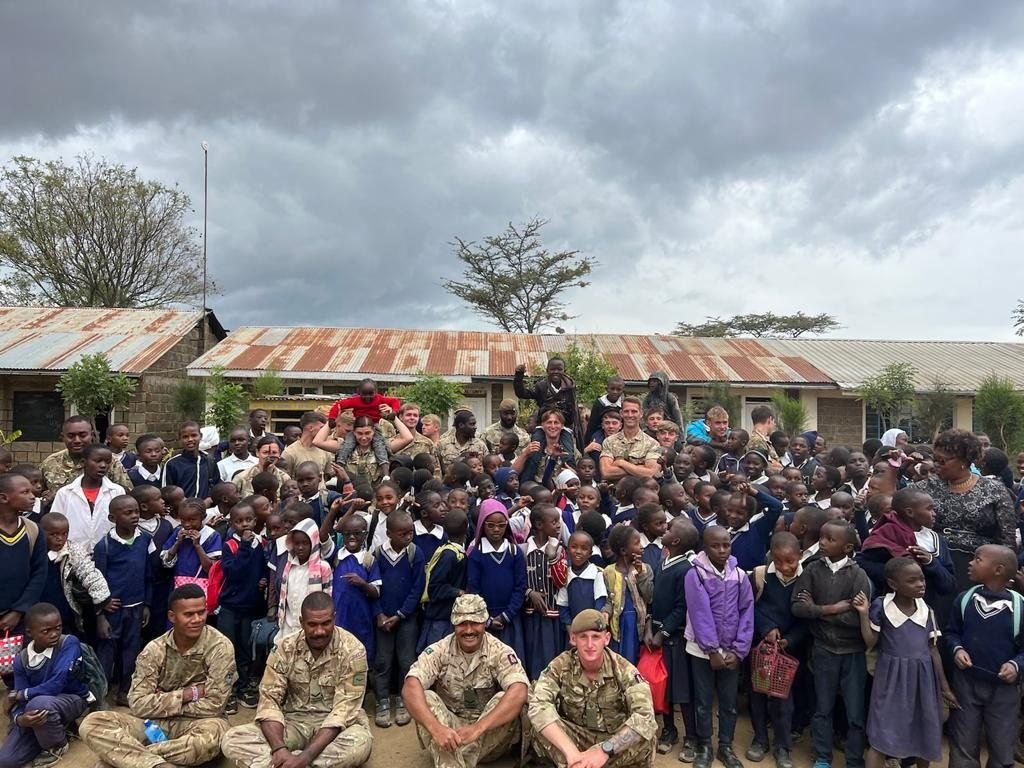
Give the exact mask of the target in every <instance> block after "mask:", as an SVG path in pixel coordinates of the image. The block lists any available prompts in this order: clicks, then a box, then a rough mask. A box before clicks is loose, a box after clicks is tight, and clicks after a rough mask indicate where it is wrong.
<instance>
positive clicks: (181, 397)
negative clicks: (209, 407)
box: [171, 379, 206, 422]
mask: <svg viewBox="0 0 1024 768" xmlns="http://www.w3.org/2000/svg"><path fill="white" fill-rule="evenodd" d="M171 407H172V408H173V409H174V413H175V415H176V416H177V417H178V418H179V419H180V420H181V421H200V422H201V421H203V419H204V416H205V414H206V383H205V382H203V381H200V380H199V379H182V380H181V381H179V382H178V383H177V384H175V385H174V389H173V390H172V392H171Z"/></svg>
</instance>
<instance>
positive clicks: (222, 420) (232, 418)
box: [206, 366, 249, 438]
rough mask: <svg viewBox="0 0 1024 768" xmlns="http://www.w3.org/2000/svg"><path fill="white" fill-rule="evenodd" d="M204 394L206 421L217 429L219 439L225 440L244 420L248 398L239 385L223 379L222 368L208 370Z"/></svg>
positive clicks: (216, 367)
mask: <svg viewBox="0 0 1024 768" xmlns="http://www.w3.org/2000/svg"><path fill="white" fill-rule="evenodd" d="M206 392H207V397H206V417H207V418H206V420H207V422H208V423H210V424H213V426H215V427H216V428H217V431H218V432H220V435H221V438H226V437H227V435H228V433H230V432H231V430H232V429H234V428H235V427H237V426H238V425H239V424H241V423H242V421H243V419H244V418H245V408H246V406H247V405H248V403H249V397H248V395H246V394H245V389H244V388H243V387H242V385H241V384H236V383H234V382H231V381H228V380H227V379H226V378H225V377H224V368H223V367H222V366H215V367H214V368H211V369H210V376H209V379H208V381H207V385H206Z"/></svg>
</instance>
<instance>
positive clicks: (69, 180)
mask: <svg viewBox="0 0 1024 768" xmlns="http://www.w3.org/2000/svg"><path fill="white" fill-rule="evenodd" d="M190 210H191V204H190V202H189V199H188V196H187V195H186V194H185V193H184V192H182V191H181V190H179V189H178V188H177V187H174V188H171V187H167V186H164V185H163V184H161V183H159V182H155V181H146V180H144V179H142V178H141V177H140V176H139V174H138V172H137V171H136V170H135V169H134V168H127V167H125V166H123V165H116V164H112V163H108V162H107V161H105V160H94V159H93V158H91V157H88V156H83V157H79V158H78V159H77V161H76V162H75V164H74V165H66V164H65V163H64V162H63V161H60V160H57V161H50V162H45V163H44V162H40V161H39V160H36V159H34V158H31V157H15V158H14V159H13V160H12V162H11V163H10V164H9V165H7V166H5V167H4V168H3V170H2V171H0V270H2V271H3V277H2V279H0V300H4V301H6V302H9V303H19V304H30V305H44V306H46V305H49V306H71V307H141V308H144V309H152V308H154V307H164V306H168V305H171V304H181V303H194V302H195V301H196V298H197V297H198V296H200V295H201V294H202V290H203V281H202V274H203V270H202V263H201V254H202V251H201V248H200V246H199V244H198V242H197V238H196V232H195V230H194V229H193V228H191V227H189V226H187V225H186V224H185V223H184V217H185V215H186V214H187V213H188V212H189V211H190Z"/></svg>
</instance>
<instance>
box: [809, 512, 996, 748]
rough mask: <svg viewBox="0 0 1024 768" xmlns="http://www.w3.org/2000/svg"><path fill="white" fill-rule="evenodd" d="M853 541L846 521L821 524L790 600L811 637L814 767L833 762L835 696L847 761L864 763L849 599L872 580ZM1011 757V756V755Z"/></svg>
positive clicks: (862, 674)
mask: <svg viewBox="0 0 1024 768" xmlns="http://www.w3.org/2000/svg"><path fill="white" fill-rule="evenodd" d="M856 541H857V531H856V530H855V529H854V527H853V526H852V525H850V524H849V523H847V522H846V521H845V520H838V519H837V520H829V521H828V522H827V523H825V524H824V525H823V526H821V538H820V539H819V540H818V549H819V551H820V553H821V557H820V558H819V559H817V560H810V561H808V562H805V564H804V572H803V573H802V574H800V578H799V579H797V583H796V586H795V587H794V588H793V599H792V603H791V604H790V605H791V608H792V610H793V615H794V616H796V617H797V618H798V619H806V620H808V621H809V622H810V625H811V634H812V635H813V636H814V650H813V651H812V653H811V664H812V668H813V669H814V692H815V710H814V718H813V720H812V721H811V735H812V737H813V740H814V752H815V761H814V768H828V766H830V765H832V734H833V728H832V713H833V711H834V710H835V703H836V698H837V696H840V695H841V696H842V697H843V703H844V704H845V705H846V717H847V721H848V723H849V730H848V732H847V736H846V764H847V765H848V766H850V768H860V766H863V765H864V746H865V745H864V692H865V686H866V684H867V674H868V673H867V663H866V660H865V658H864V651H865V650H866V647H865V645H864V638H863V637H862V636H861V632H860V618H859V617H858V616H857V612H856V611H855V610H854V609H853V598H855V597H856V596H857V595H858V594H860V593H862V592H863V593H864V594H865V595H869V594H871V580H870V579H868V576H867V574H866V573H864V571H862V570H861V569H860V568H859V567H858V566H857V564H856V563H854V562H853V557H852V556H853V550H854V546H855V544H856ZM1010 757H1011V760H1012V759H1013V756H1012V754H1011V756H1010Z"/></svg>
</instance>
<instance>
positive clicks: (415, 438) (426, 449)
mask: <svg viewBox="0 0 1024 768" xmlns="http://www.w3.org/2000/svg"><path fill="white" fill-rule="evenodd" d="M398 417H399V418H400V419H401V420H402V422H403V423H404V424H405V426H407V427H408V428H409V431H410V432H412V442H411V443H409V444H408V445H407V446H405V447H404V448H402V449H400V450H397V451H395V452H394V455H395V456H409V457H412V456H415V455H416V454H418V453H429V454H430V455H431V456H433V455H434V441H433V440H431V439H430V438H429V437H426V436H424V435H422V434H420V433H419V432H417V431H416V424H417V423H418V422H419V420H420V407H419V406H418V405H416V403H413V402H407V403H402V407H401V408H399V409H398ZM386 423H387V422H385V421H381V425H384V424H386ZM388 426H389V427H391V425H390V424H388ZM391 430H392V432H394V427H391ZM381 433H382V434H384V436H385V437H390V435H388V434H386V433H385V432H384V430H383V429H382V430H381Z"/></svg>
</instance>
